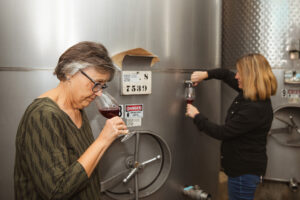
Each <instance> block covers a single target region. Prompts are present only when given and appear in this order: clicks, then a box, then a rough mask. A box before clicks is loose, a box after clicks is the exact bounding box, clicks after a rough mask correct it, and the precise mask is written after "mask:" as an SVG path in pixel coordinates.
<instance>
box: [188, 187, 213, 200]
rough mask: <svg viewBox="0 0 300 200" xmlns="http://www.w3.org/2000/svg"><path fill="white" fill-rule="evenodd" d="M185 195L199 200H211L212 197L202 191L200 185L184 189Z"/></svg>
mask: <svg viewBox="0 0 300 200" xmlns="http://www.w3.org/2000/svg"><path fill="white" fill-rule="evenodd" d="M183 194H184V195H186V196H188V197H190V198H192V199H198V200H211V195H210V194H208V193H206V192H204V191H203V190H201V189H200V187H199V186H198V185H195V186H187V187H185V188H183Z"/></svg>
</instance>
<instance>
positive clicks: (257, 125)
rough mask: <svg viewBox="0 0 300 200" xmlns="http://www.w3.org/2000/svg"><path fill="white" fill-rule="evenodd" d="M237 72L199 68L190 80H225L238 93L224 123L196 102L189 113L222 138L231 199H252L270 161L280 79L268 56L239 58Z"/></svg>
mask: <svg viewBox="0 0 300 200" xmlns="http://www.w3.org/2000/svg"><path fill="white" fill-rule="evenodd" d="M236 67H237V73H236V74H234V73H233V72H230V71H229V70H226V69H213V70H208V71H196V72H194V73H193V74H192V75H191V80H192V81H193V82H194V83H195V85H197V84H198V83H199V82H201V81H202V80H204V79H213V78H215V79H219V80H223V81H224V82H225V83H227V84H228V85H229V86H230V87H232V88H233V89H234V90H236V91H237V92H238V93H239V94H238V95H237V97H236V98H235V99H234V100H233V102H232V104H231V106H230V108H229V110H228V112H227V117H226V120H225V124H224V125H217V124H215V123H213V122H211V121H209V120H208V119H207V118H206V117H205V116H204V115H203V114H201V113H200V112H199V111H198V109H197V108H195V107H194V106H193V105H191V104H188V105H187V112H186V115H187V116H189V117H191V118H194V123H195V124H196V126H197V127H198V129H199V130H200V131H203V132H204V133H206V134H207V135H209V136H211V137H213V138H215V139H218V140H221V141H222V146H221V164H222V167H223V169H224V172H225V173H226V174H227V175H228V193H229V199H230V200H237V199H247V200H250V199H253V198H254V192H255V190H256V186H257V184H258V183H259V180H260V176H262V175H264V174H265V171H266V165H267V155H266V140H267V133H268V132H269V129H270V127H271V123H272V120H273V110H272V105H271V101H270V96H271V95H274V94H275V93H276V89H277V82H276V78H275V76H274V74H273V73H272V70H271V67H270V65H269V63H268V61H267V60H266V58H265V57H264V56H262V55H260V54H249V55H246V56H244V57H242V58H240V59H239V60H238V61H237V63H236Z"/></svg>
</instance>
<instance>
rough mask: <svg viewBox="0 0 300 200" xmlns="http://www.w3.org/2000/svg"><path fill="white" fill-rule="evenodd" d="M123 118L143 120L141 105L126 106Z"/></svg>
mask: <svg viewBox="0 0 300 200" xmlns="http://www.w3.org/2000/svg"><path fill="white" fill-rule="evenodd" d="M125 118H126V119H132V118H143V104H127V105H125Z"/></svg>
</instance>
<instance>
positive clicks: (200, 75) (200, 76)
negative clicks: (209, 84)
mask: <svg viewBox="0 0 300 200" xmlns="http://www.w3.org/2000/svg"><path fill="white" fill-rule="evenodd" d="M206 78H208V73H207V71H195V72H193V73H192V75H191V81H192V82H193V85H194V86H196V85H198V83H200V82H201V81H203V80H204V79H206Z"/></svg>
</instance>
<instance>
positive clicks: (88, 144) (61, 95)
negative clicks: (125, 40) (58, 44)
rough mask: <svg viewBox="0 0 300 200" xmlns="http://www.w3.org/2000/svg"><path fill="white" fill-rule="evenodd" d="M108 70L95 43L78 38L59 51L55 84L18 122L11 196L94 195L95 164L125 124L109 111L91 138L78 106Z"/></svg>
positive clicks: (110, 70) (100, 83) (95, 92)
mask: <svg viewBox="0 0 300 200" xmlns="http://www.w3.org/2000/svg"><path fill="white" fill-rule="evenodd" d="M114 71H115V69H114V66H113V64H112V61H111V58H110V57H109V55H108V52H107V50H106V48H105V47H104V46H103V45H101V44H99V43H94V42H80V43H78V44H76V45H74V46H72V47H71V48H69V49H68V50H67V51H65V52H64V53H63V54H62V55H61V57H60V58H59V61H58V64H57V66H56V69H55V72H54V74H55V75H56V76H57V78H58V79H59V80H60V82H59V84H58V86H57V87H56V88H53V89H51V90H49V91H47V92H45V93H44V94H42V95H40V96H39V97H37V98H36V99H35V100H34V101H33V102H32V103H31V104H30V105H29V106H28V107H27V109H26V111H25V113H24V115H23V117H22V119H21V121H20V124H19V128H18V131H17V137H16V157H15V170H14V184H15V199H22V200H25V199H30V200H34V199H100V183H99V180H100V179H99V172H98V170H97V164H98V162H99V160H100V159H101V157H102V155H103V154H104V152H105V151H106V149H107V148H108V147H109V146H110V145H111V143H112V142H113V141H114V140H115V139H116V138H117V137H118V136H119V135H123V134H127V133H128V130H127V127H126V125H125V123H124V122H123V120H122V119H121V118H120V117H114V118H111V119H108V120H107V121H106V123H105V126H104V128H103V129H102V131H101V132H100V134H99V136H98V137H97V138H96V139H94V137H93V134H92V130H91V127H90V124H89V121H88V118H87V116H86V114H85V112H84V110H83V109H84V108H85V107H87V106H88V105H89V104H90V103H91V102H92V101H93V100H94V99H95V98H96V96H100V95H101V93H102V90H103V89H105V88H106V87H107V85H106V82H108V81H110V80H111V79H112V78H113V75H114Z"/></svg>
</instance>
